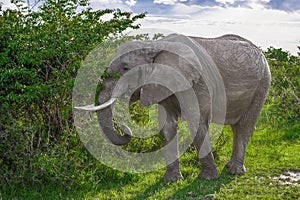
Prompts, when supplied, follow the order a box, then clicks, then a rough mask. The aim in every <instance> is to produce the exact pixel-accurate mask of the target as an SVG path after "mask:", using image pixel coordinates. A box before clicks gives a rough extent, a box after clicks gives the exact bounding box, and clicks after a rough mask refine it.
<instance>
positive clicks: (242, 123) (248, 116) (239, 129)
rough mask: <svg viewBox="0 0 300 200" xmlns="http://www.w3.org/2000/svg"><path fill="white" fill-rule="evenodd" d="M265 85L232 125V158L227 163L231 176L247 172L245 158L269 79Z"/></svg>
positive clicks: (265, 80) (265, 81) (264, 80)
mask: <svg viewBox="0 0 300 200" xmlns="http://www.w3.org/2000/svg"><path fill="white" fill-rule="evenodd" d="M262 82H263V83H264V84H262V85H260V86H259V88H258V90H257V92H256V94H255V96H254V99H253V101H252V103H251V105H250V107H249V109H248V111H247V112H246V113H245V114H244V115H243V116H242V117H241V119H240V120H239V121H238V122H237V123H236V124H234V125H231V128H232V132H233V146H232V156H231V159H230V161H229V162H228V163H227V165H226V166H227V167H228V168H229V172H230V173H231V174H243V173H245V172H246V168H245V166H244V156H245V151H246V146H247V144H248V140H249V139H250V137H251V135H252V133H253V131H254V128H255V123H256V121H257V118H258V116H259V113H260V111H261V109H262V106H263V104H264V102H265V99H266V95H267V91H268V88H269V79H267V78H266V79H263V80H262Z"/></svg>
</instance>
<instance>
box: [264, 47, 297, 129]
mask: <svg viewBox="0 0 300 200" xmlns="http://www.w3.org/2000/svg"><path fill="white" fill-rule="evenodd" d="M299 50H300V47H299ZM265 55H266V57H267V59H268V63H269V65H270V70H271V74H272V81H271V87H270V90H269V94H268V98H267V102H266V109H265V113H264V114H265V115H266V116H267V117H268V119H269V122H270V123H271V124H272V126H274V125H275V127H278V126H282V125H291V124H294V123H297V122H298V123H299V121H300V53H298V56H293V55H291V54H290V53H288V52H286V51H283V50H282V49H275V48H273V47H270V48H268V50H267V51H266V52H265Z"/></svg>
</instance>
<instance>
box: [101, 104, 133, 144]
mask: <svg viewBox="0 0 300 200" xmlns="http://www.w3.org/2000/svg"><path fill="white" fill-rule="evenodd" d="M98 119H99V124H100V127H101V129H102V132H103V134H104V136H105V138H106V139H107V140H108V141H110V142H111V143H113V144H114V145H119V146H121V145H125V144H127V143H128V142H129V141H130V140H131V135H132V134H131V130H130V129H129V128H128V127H127V126H125V125H122V126H121V130H122V131H123V132H124V135H120V134H118V133H117V132H116V130H115V129H114V124H113V119H112V106H109V107H107V108H105V109H103V110H100V111H98Z"/></svg>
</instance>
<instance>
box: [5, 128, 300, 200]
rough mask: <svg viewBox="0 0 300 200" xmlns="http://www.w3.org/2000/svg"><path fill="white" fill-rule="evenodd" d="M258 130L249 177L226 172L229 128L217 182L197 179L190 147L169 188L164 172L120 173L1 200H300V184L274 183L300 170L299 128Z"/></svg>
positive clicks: (38, 187)
mask: <svg viewBox="0 0 300 200" xmlns="http://www.w3.org/2000/svg"><path fill="white" fill-rule="evenodd" d="M258 127H259V128H257V130H256V131H255V132H254V135H253V137H252V138H251V140H250V142H249V145H248V148H247V152H246V158H245V165H246V168H247V172H246V174H244V175H241V176H232V175H229V173H228V170H227V169H226V168H225V167H224V166H225V164H226V162H227V161H228V160H229V158H230V154H231V145H232V142H231V141H232V134H231V131H230V129H229V128H228V127H227V128H225V138H226V137H227V138H228V142H226V144H225V145H223V146H222V147H221V149H220V150H219V153H218V157H217V160H216V162H217V165H218V170H219V172H220V178H219V179H218V180H213V181H206V180H199V179H198V178H197V175H198V173H199V172H200V169H201V166H200V164H199V162H198V161H197V159H196V152H195V150H194V148H191V149H190V150H189V151H188V152H186V153H185V154H184V155H183V156H182V157H181V163H182V164H181V166H182V174H183V176H184V179H183V180H180V181H177V182H172V183H164V182H163V181H162V180H161V177H162V175H163V174H164V169H162V170H158V171H155V172H151V173H147V174H127V173H120V175H119V176H117V177H116V178H115V179H114V180H109V181H105V182H99V184H97V185H88V184H82V185H81V186H78V187H76V189H75V188H74V189H72V190H65V189H64V188H61V187H58V186H55V185H43V184H38V185H36V186H34V187H29V188H26V189H22V188H18V187H17V186H16V187H15V189H13V190H12V191H11V192H10V194H9V195H8V194H7V193H6V192H4V191H2V192H1V191H0V199H94V200H95V199H132V200H133V199H136V200H138V199H300V182H299V181H298V183H297V184H292V185H284V184H281V183H279V181H278V180H274V179H273V178H274V177H278V176H280V174H282V173H284V172H286V171H288V170H291V169H294V170H300V125H299V124H295V125H294V126H289V128H282V127H281V128H280V127H276V128H274V127H262V126H261V127H260V126H259V125H258ZM7 195H8V196H7Z"/></svg>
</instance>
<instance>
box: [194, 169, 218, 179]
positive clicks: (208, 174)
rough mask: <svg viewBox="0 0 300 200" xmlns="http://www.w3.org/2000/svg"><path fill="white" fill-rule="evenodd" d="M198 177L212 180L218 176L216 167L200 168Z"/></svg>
mask: <svg viewBox="0 0 300 200" xmlns="http://www.w3.org/2000/svg"><path fill="white" fill-rule="evenodd" d="M198 178H201V179H206V180H213V179H217V178H219V173H218V170H217V169H216V168H215V169H202V171H201V173H200V174H199V176H198Z"/></svg>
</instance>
